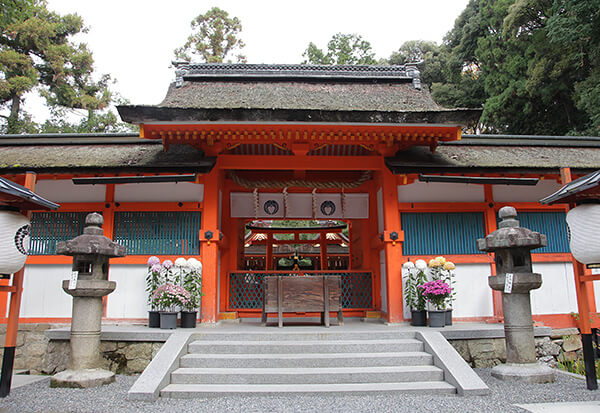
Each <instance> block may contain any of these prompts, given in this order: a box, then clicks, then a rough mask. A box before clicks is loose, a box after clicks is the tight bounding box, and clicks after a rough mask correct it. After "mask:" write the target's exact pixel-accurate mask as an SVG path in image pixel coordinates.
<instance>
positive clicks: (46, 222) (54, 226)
mask: <svg viewBox="0 0 600 413" xmlns="http://www.w3.org/2000/svg"><path fill="white" fill-rule="evenodd" d="M87 214H89V212H34V213H32V214H31V242H30V245H29V254H31V255H54V254H56V243H57V242H59V241H67V240H70V239H73V238H75V237H76V236H78V235H81V234H82V233H83V227H84V223H85V217H86V215H87Z"/></svg>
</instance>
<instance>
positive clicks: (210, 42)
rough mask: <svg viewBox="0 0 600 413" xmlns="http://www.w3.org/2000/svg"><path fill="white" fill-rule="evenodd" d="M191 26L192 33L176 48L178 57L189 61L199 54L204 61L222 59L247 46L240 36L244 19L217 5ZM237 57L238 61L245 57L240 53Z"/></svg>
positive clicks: (244, 59)
mask: <svg viewBox="0 0 600 413" xmlns="http://www.w3.org/2000/svg"><path fill="white" fill-rule="evenodd" d="M191 26H192V34H191V35H190V36H189V37H188V39H187V41H186V42H185V44H184V45H183V46H182V47H180V48H178V49H175V56H176V57H177V58H179V59H183V60H185V61H188V62H189V61H192V60H194V57H195V56H197V57H200V59H202V61H203V62H208V63H222V62H223V61H224V60H225V58H227V56H228V55H229V54H230V53H233V52H234V51H235V50H238V49H240V50H241V49H242V48H243V47H244V42H243V41H242V40H240V38H239V37H238V36H239V34H240V32H241V31H242V23H241V22H240V20H239V19H238V18H237V17H229V13H227V12H226V11H225V10H221V9H220V8H218V7H213V8H212V9H210V10H209V11H208V12H206V13H205V14H200V15H198V16H197V17H196V18H195V19H194V20H192V23H191ZM236 59H237V61H238V62H245V61H246V57H245V56H243V55H241V54H238V55H237V56H236Z"/></svg>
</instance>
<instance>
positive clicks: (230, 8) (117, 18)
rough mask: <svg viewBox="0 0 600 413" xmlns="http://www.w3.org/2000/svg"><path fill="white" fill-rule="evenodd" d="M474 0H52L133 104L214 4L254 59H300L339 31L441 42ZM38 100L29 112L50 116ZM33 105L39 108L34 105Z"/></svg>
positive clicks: (382, 45) (154, 84)
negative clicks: (236, 24)
mask: <svg viewBox="0 0 600 413" xmlns="http://www.w3.org/2000/svg"><path fill="white" fill-rule="evenodd" d="M467 3H468V0H416V1H415V0H412V1H407V0H396V1H382V0H370V1H356V0H345V1H338V0H320V1H315V0H299V1H285V0H279V1H272V0H220V1H219V0H218V1H210V2H208V1H202V0H198V1H192V0H188V1H185V0H170V1H158V0H145V1H141V0H119V1H117V0H99V1H98V0H96V1H82V0H49V1H48V7H49V9H50V10H54V11H56V12H58V13H60V14H66V13H77V14H79V15H80V16H81V17H82V18H83V21H84V23H85V25H86V26H87V27H88V28H89V31H88V33H87V34H84V35H81V36H79V37H78V38H77V40H78V41H81V42H85V43H87V44H88V47H89V49H90V50H91V51H92V52H93V55H94V60H95V66H96V71H97V72H98V73H109V74H111V75H112V76H113V78H115V79H117V81H118V83H117V84H116V85H115V86H114V87H113V89H114V90H115V91H117V92H119V93H120V94H121V95H122V96H123V97H125V98H127V99H129V100H130V101H131V103H132V104H157V103H159V102H160V101H161V100H162V98H163V97H164V95H165V93H166V90H167V87H168V85H169V83H170V82H171V81H173V79H174V72H173V69H172V68H170V67H169V66H170V62H171V60H172V59H173V57H174V55H173V50H174V49H175V48H177V47H180V46H182V45H183V43H184V42H185V40H186V38H187V36H188V35H189V34H190V32H191V29H190V22H191V20H192V19H193V18H194V17H195V16H197V15H198V14H201V13H205V12H206V11H207V10H209V9H210V8H211V7H213V6H217V7H220V8H222V9H224V10H226V11H227V12H228V13H229V15H230V16H236V17H238V18H239V19H240V20H241V22H242V27H243V29H242V33H241V36H240V37H241V38H242V40H243V41H244V42H245V43H246V47H245V48H244V49H243V51H242V53H243V54H245V55H246V56H247V58H248V63H301V61H302V52H303V51H304V50H305V49H306V47H307V46H308V43H309V42H311V41H312V42H314V43H316V44H317V46H319V47H321V48H323V49H325V48H326V44H327V42H328V41H329V39H330V38H331V36H332V35H334V34H335V33H338V32H342V33H357V34H359V35H361V36H362V37H363V38H364V39H365V40H368V41H369V42H370V43H371V45H372V46H373V50H374V52H375V54H376V57H377V58H384V57H385V58H387V57H389V56H390V55H391V53H392V52H393V51H394V50H397V49H398V48H399V47H400V45H402V43H404V42H405V41H407V40H432V41H436V42H438V43H440V42H441V40H442V38H443V37H444V35H445V34H446V33H447V32H448V31H449V30H450V29H451V28H452V27H453V25H454V20H455V19H456V17H458V15H459V14H460V13H461V11H462V10H463V9H464V8H465V7H466V5H467ZM33 101H34V99H29V105H27V106H28V107H29V110H30V111H33V112H34V113H33V115H34V117H35V118H36V119H38V120H39V119H40V117H43V116H44V115H43V114H42V113H41V111H40V110H39V109H34V107H38V105H36V104H34V102H33ZM32 105H33V106H34V107H32Z"/></svg>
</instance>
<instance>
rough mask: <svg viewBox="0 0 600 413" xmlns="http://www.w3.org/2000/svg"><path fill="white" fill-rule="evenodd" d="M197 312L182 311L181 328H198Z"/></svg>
mask: <svg viewBox="0 0 600 413" xmlns="http://www.w3.org/2000/svg"><path fill="white" fill-rule="evenodd" d="M197 314H198V312H197V311H183V310H182V311H181V328H196V315H197Z"/></svg>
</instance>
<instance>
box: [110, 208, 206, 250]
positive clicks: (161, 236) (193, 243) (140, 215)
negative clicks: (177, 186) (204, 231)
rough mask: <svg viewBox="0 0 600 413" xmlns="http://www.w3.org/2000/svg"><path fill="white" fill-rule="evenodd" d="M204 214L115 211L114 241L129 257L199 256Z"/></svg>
mask: <svg viewBox="0 0 600 413" xmlns="http://www.w3.org/2000/svg"><path fill="white" fill-rule="evenodd" d="M200 214H201V213H200V212H195V211H194V212H181V211H172V212H115V227H114V228H115V230H114V233H115V236H114V240H115V242H116V243H118V244H121V245H125V247H126V248H127V255H198V254H200V242H199V240H198V234H199V231H200Z"/></svg>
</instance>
